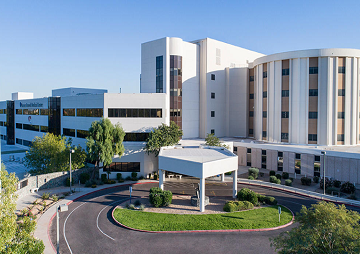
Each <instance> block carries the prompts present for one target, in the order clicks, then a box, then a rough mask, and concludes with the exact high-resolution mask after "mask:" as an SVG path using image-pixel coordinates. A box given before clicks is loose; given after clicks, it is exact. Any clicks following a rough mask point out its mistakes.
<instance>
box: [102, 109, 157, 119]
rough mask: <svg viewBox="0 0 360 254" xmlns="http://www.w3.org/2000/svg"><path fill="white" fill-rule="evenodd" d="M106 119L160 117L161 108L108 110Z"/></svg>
mask: <svg viewBox="0 0 360 254" xmlns="http://www.w3.org/2000/svg"><path fill="white" fill-rule="evenodd" d="M108 117H152V118H156V117H160V118H161V117H162V109H161V108H109V109H108Z"/></svg>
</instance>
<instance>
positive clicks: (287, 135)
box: [281, 132, 289, 140]
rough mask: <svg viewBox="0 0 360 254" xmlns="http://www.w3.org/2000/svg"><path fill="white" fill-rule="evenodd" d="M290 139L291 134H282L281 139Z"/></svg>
mask: <svg viewBox="0 0 360 254" xmlns="http://www.w3.org/2000/svg"><path fill="white" fill-rule="evenodd" d="M288 138H289V133H283V132H282V133H281V139H282V140H283V139H288Z"/></svg>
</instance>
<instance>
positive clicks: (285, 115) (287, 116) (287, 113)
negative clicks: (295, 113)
mask: <svg viewBox="0 0 360 254" xmlns="http://www.w3.org/2000/svg"><path fill="white" fill-rule="evenodd" d="M281 118H289V111H282V112H281Z"/></svg>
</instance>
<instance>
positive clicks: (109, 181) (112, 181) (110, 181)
mask: <svg viewBox="0 0 360 254" xmlns="http://www.w3.org/2000/svg"><path fill="white" fill-rule="evenodd" d="M108 183H109V184H114V183H116V181H115V180H108Z"/></svg>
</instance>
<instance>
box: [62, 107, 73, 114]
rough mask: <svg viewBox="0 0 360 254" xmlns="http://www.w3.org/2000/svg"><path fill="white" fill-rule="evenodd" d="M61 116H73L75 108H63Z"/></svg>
mask: <svg viewBox="0 0 360 254" xmlns="http://www.w3.org/2000/svg"><path fill="white" fill-rule="evenodd" d="M63 116H75V109H74V108H64V109H63Z"/></svg>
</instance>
